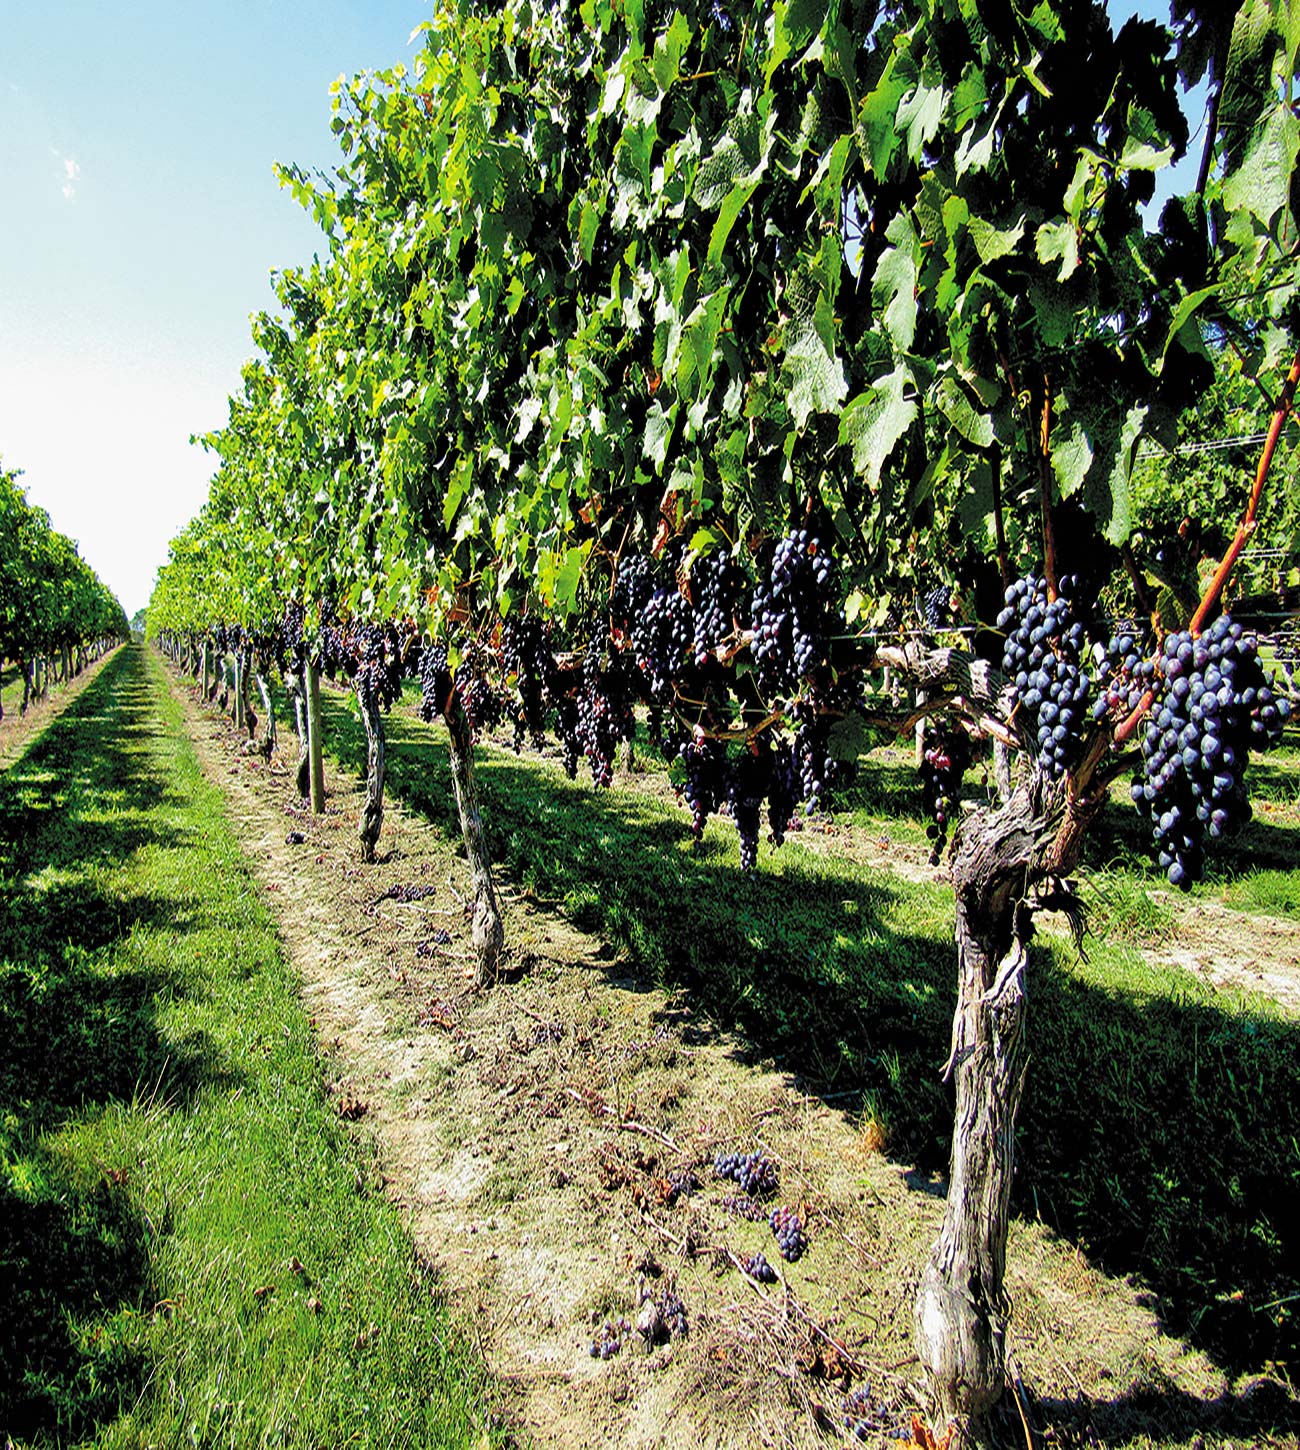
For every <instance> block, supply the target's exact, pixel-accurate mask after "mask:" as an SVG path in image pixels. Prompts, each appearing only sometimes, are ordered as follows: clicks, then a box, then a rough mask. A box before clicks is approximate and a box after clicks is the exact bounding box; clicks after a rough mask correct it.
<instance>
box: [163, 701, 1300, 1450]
mask: <svg viewBox="0 0 1300 1450" xmlns="http://www.w3.org/2000/svg"><path fill="white" fill-rule="evenodd" d="M173 690H174V692H175V693H176V696H177V698H178V699H179V700H180V701H181V703H182V705H183V708H184V711H185V718H186V723H187V727H188V730H189V733H190V735H191V737H192V739H193V741H194V744H195V747H196V749H197V750H198V753H199V756H200V759H201V761H202V763H203V766H204V769H205V771H206V772H207V773H208V775H209V777H210V778H211V779H213V780H214V781H216V782H217V783H218V784H219V785H220V787H221V788H222V790H223V791H224V792H225V795H226V799H227V802H228V806H229V811H230V815H231V818H232V819H233V821H234V822H235V824H236V827H237V829H238V830H239V832H240V833H241V836H242V839H243V842H244V845H245V849H246V851H247V853H248V856H249V858H250V859H251V861H252V862H253V865H254V868H255V871H256V874H257V878H258V880H259V882H260V884H261V886H262V889H263V890H264V892H265V899H266V901H267V903H268V905H269V907H270V909H271V910H272V912H273V914H274V916H275V918H276V920H277V922H278V923H279V929H280V933H281V936H282V939H283V941H284V945H285V948H286V950H287V952H288V953H289V955H290V957H291V959H292V961H293V963H294V965H295V967H296V969H297V971H298V972H299V974H300V976H301V980H302V991H303V996H304V999H305V1001H306V1003H307V1006H308V1010H309V1011H310V1013H311V1014H312V1016H313V1018H314V1021H315V1026H316V1030H317V1032H318V1034H319V1041H320V1044H321V1052H322V1062H323V1068H324V1072H325V1074H326V1079H327V1090H328V1091H329V1092H330V1093H331V1094H333V1096H334V1099H335V1102H336V1105H337V1108H338V1111H339V1113H340V1115H341V1116H342V1117H344V1118H345V1119H348V1120H349V1121H351V1122H353V1123H354V1124H355V1126H356V1130H357V1131H358V1132H360V1133H362V1134H366V1135H369V1136H370V1138H371V1139H372V1141H373V1143H374V1145H375V1148H376V1151H377V1154H378V1159H379V1162H380V1165H381V1167H382V1172H383V1177H384V1181H385V1184H386V1188H387V1191H388V1193H389V1194H390V1195H391V1196H392V1198H393V1199H394V1201H396V1202H397V1203H399V1204H400V1205H401V1206H402V1208H403V1209H404V1211H405V1212H406V1214H407V1216H408V1218H409V1223H410V1228H411V1232H412V1234H413V1237H414V1240H415V1243H416V1245H417V1248H418V1250H419V1252H420V1253H421V1254H423V1255H424V1256H425V1257H426V1258H427V1259H428V1260H429V1261H430V1262H431V1263H432V1264H434V1265H435V1266H436V1267H437V1268H438V1270H439V1271H440V1274H441V1279H442V1283H443V1285H444V1287H445V1291H446V1293H447V1295H448V1297H449V1298H450V1300H451V1301H452V1302H453V1303H454V1304H456V1305H457V1306H458V1307H459V1309H460V1311H461V1314H462V1316H463V1319H464V1321H465V1322H466V1324H468V1325H469V1326H470V1327H471V1329H472V1331H473V1332H474V1333H475V1334H476V1336H477V1338H478V1341H479V1343H480V1344H481V1347H482V1352H483V1354H484V1356H485V1358H486V1361H487V1363H488V1365H489V1367H490V1369H491V1371H492V1372H493V1374H494V1376H495V1380H496V1383H497V1385H498V1386H499V1394H500V1403H499V1406H498V1413H499V1415H500V1417H501V1419H502V1421H503V1422H504V1424H505V1425H506V1426H507V1427H509V1429H510V1430H511V1432H512V1433H513V1436H514V1438H515V1439H516V1440H517V1441H518V1442H519V1443H521V1444H525V1445H539V1446H601V1447H605V1446H609V1447H651V1446H654V1447H679V1446H680V1447H691V1450H699V1447H705V1446H736V1445H742V1444H744V1445H764V1446H814V1445H818V1446H826V1445H829V1444H834V1443H844V1441H843V1438H842V1437H843V1435H844V1430H843V1403H844V1396H845V1393H846V1391H847V1390H848V1389H849V1388H850V1387H859V1386H862V1385H867V1386H869V1389H870V1403H871V1410H872V1414H873V1416H874V1417H875V1420H874V1423H873V1425H872V1428H871V1429H870V1431H869V1432H867V1433H866V1434H865V1438H866V1439H867V1440H868V1442H869V1443H877V1444H881V1443H886V1437H887V1436H888V1435H889V1434H890V1433H891V1432H893V1431H896V1430H899V1429H902V1430H904V1431H906V1430H907V1428H908V1427H909V1426H910V1420H911V1416H912V1414H913V1413H914V1412H918V1411H919V1412H921V1413H924V1410H925V1408H926V1407H925V1404H924V1401H923V1398H922V1392H921V1387H920V1381H919V1376H918V1373H917V1369H916V1366H915V1363H914V1361H913V1359H912V1350H911V1342H910V1319H911V1304H912V1297H913V1294H914V1291H915V1286H916V1284H917V1281H918V1278H919V1272H920V1268H921V1266H922V1263H923V1261H924V1257H925V1254H926V1253H927V1251H928V1247H929V1245H930V1243H931V1241H932V1240H933V1237H934V1235H935V1233H936V1231H937V1227H938V1222H939V1216H940V1213H941V1210H942V1203H943V1198H942V1195H943V1185H942V1184H941V1183H939V1182H936V1181H932V1180H928V1179H925V1178H923V1177H921V1176H919V1175H917V1174H916V1173H914V1172H910V1171H908V1170H907V1169H906V1167H904V1166H902V1165H900V1164H898V1163H896V1162H893V1161H891V1160H890V1159H889V1158H888V1157H887V1156H886V1154H885V1153H884V1152H883V1151H881V1149H882V1147H883V1146H884V1145H883V1144H882V1143H881V1142H880V1141H879V1138H878V1136H877V1134H876V1132H875V1131H874V1127H873V1125H872V1124H870V1123H868V1124H866V1125H861V1124H855V1123H854V1122H852V1121H851V1120H850V1119H849V1118H848V1117H847V1116H846V1115H845V1114H843V1113H841V1112H839V1111H837V1110H836V1109H835V1107H834V1106H833V1105H832V1104H828V1103H826V1102H823V1101H821V1100H819V1099H816V1098H810V1097H808V1096H806V1095H805V1094H804V1093H802V1092H801V1091H799V1090H798V1088H797V1086H796V1085H795V1084H794V1083H793V1082H792V1080H791V1079H790V1078H788V1077H787V1076H785V1075H784V1074H782V1073H781V1072H779V1071H776V1070H774V1069H773V1068H772V1067H771V1066H770V1065H766V1064H764V1063H762V1062H756V1061H754V1060H752V1057H751V1056H750V1054H749V1053H748V1051H747V1049H746V1045H745V1044H744V1043H743V1042H740V1041H737V1040H734V1039H732V1038H729V1037H727V1036H726V1035H724V1034H722V1033H720V1032H718V1031H717V1030H715V1029H714V1027H713V1026H712V1024H710V1023H709V1022H708V1021H707V1020H703V1019H702V1018H701V1017H700V1016H699V1015H697V1013H696V1012H694V1011H693V1010H692V1008H691V1004H690V1002H689V1001H687V1000H684V999H682V998H678V997H674V996H671V995H668V994H665V993H664V992H662V991H660V990H656V989H654V988H652V987H650V986H648V985H647V984H646V983H644V982H642V981H638V980H637V979H636V978H635V977H634V976H633V975H632V974H631V973H630V971H629V969H628V968H627V966H626V964H625V963H623V962H621V961H620V960H619V958H618V957H617V955H615V954H614V953H612V952H611V951H610V950H609V949H608V948H607V947H606V946H604V945H603V944H602V943H601V942H599V941H597V940H595V939H593V938H591V937H587V936H584V935H582V934H580V933H578V932H576V931H575V930H574V929H573V928H572V927H570V926H568V925H567V924H565V923H564V922H563V921H562V920H560V919H559V918H557V917H556V916H554V915H551V914H549V913H547V912H546V911H544V910H542V909H540V908H539V907H538V905H537V904H536V903H534V902H532V901H530V900H528V899H527V898H525V897H523V896H521V895H520V894H519V893H518V892H512V891H511V890H510V888H509V884H508V883H506V885H505V889H504V890H503V892H502V896H503V904H504V909H505V912H506V931H507V940H508V942H509V943H510V955H509V960H508V963H507V970H506V973H505V977H504V979H503V980H502V981H501V982H500V983H499V984H498V986H497V987H496V988H495V989H493V990H491V991H488V992H483V993H474V992H472V991H471V990H470V989H469V983H470V950H469V925H468V921H467V919H466V910H465V908H466V901H467V898H468V895H469V890H470V886H469V880H468V874H467V871H466V868H465V865H464V863H463V861H462V860H461V859H460V857H459V855H458V853H457V851H456V849H455V843H451V842H449V841H448V840H447V839H446V838H445V837H444V836H443V835H442V834H441V833H440V832H439V831H437V830H436V829H435V828H434V827H432V826H431V825H429V824H428V823H427V822H425V821H423V820H422V819H419V818H416V817H414V816H413V815H411V814H410V813H408V812H406V811H405V810H403V809H402V807H401V806H400V805H399V804H397V803H395V802H393V801H391V800H390V801H389V802H388V804H387V813H386V818H385V824H384V830H383V834H382V836H381V838H380V847H379V854H380V860H379V862H378V863H377V864H375V865H373V866H362V865H361V864H360V859H359V851H358V845H357V838H356V833H355V820H356V817H357V814H358V811H359V806H360V786H359V783H358V782H356V781H354V780H351V779H347V778H340V776H339V775H338V774H337V773H336V772H334V771H332V770H330V769H329V766H328V764H327V791H328V809H327V812H326V814H325V815H323V816H319V817H313V816H312V815H311V814H310V813H309V812H308V811H307V810H306V809H305V808H304V806H303V803H302V802H301V801H300V800H299V799H298V797H297V796H296V794H295V793H294V790H293V765H294V761H293V760H292V759H291V758H288V757H287V756H286V757H283V758H282V757H281V756H279V755H277V756H275V757H273V758H272V761H271V763H270V764H269V765H268V764H266V763H265V762H264V761H263V760H262V759H260V758H259V757H258V756H257V755H256V754H255V753H252V752H251V751H250V750H249V748H248V745H247V742H245V741H242V740H241V739H240V738H239V737H238V736H237V735H236V733H235V731H234V730H233V727H232V726H231V725H230V723H229V721H228V720H226V719H225V717H223V716H220V715H218V714H216V713H215V711H214V710H213V709H212V708H211V707H208V706H200V705H199V704H198V702H197V701H196V699H195V695H194V692H193V690H192V689H191V688H190V687H189V685H188V682H185V683H179V682H175V681H173ZM285 745H286V747H287V748H288V749H289V750H293V749H294V742H293V741H292V740H287V741H286V742H285ZM881 854H886V853H884V852H882V853H881ZM724 1149H737V1150H740V1151H743V1152H749V1151H753V1150H761V1151H763V1152H764V1153H765V1154H767V1155H768V1156H769V1157H770V1158H771V1159H772V1160H773V1161H774V1162H775V1163H776V1164H777V1165H778V1168H779V1172H780V1190H779V1194H778V1195H777V1197H776V1198H774V1199H773V1200H771V1202H770V1203H766V1204H763V1205H761V1216H760V1219H759V1221H752V1220H751V1219H749V1218H747V1217H745V1216H743V1215H742V1214H739V1213H737V1212H736V1211H735V1209H736V1208H737V1207H738V1206H739V1207H743V1206H744V1195H743V1194H742V1193H741V1190H740V1189H739V1187H738V1186H737V1185H735V1184H733V1183H729V1182H723V1181H722V1180H719V1179H718V1178H717V1177H716V1176H715V1174H714V1170H713V1161H714V1156H715V1154H716V1153H717V1152H718V1151H719V1150H724ZM690 1175H693V1176H694V1182H692V1178H691V1176H690ZM729 1199H730V1200H733V1202H731V1203H729V1202H728V1200H729ZM735 1200H739V1201H740V1202H739V1203H737V1202H735ZM777 1203H779V1204H785V1205H789V1206H792V1207H795V1208H797V1209H798V1211H799V1212H800V1214H801V1216H802V1217H803V1219H804V1222H805V1224H806V1228H807V1236H808V1239H809V1248H808V1251H807V1253H806V1254H805V1255H804V1256H803V1257H802V1258H800V1259H799V1260H798V1261H797V1262H795V1263H790V1264H787V1263H784V1262H783V1261H782V1260H781V1259H780V1257H779V1256H778V1254H777V1252H776V1245H775V1240H774V1238H773V1236H772V1234H771V1232H770V1231H769V1229H768V1226H767V1223H766V1221H765V1216H766V1211H767V1209H768V1208H770V1207H771V1206H773V1205H774V1204H777ZM758 1251H761V1252H763V1253H764V1254H765V1255H766V1257H767V1259H768V1260H769V1261H770V1263H771V1264H772V1265H773V1266H774V1267H775V1268H776V1269H777V1271H778V1273H779V1275H780V1278H779V1280H778V1282H776V1283H775V1284H762V1283H759V1282H757V1281H756V1280H754V1279H752V1278H750V1277H748V1276H747V1275H746V1274H745V1273H744V1272H743V1271H742V1268H741V1264H742V1262H743V1261H744V1259H745V1258H746V1257H747V1256H748V1255H751V1254H753V1253H755V1252H758ZM1008 1287H1009V1290H1010V1293H1011V1296H1012V1299H1013V1302H1014V1306H1015V1307H1014V1319H1013V1322H1012V1329H1011V1337H1010V1342H1011V1346H1012V1361H1013V1364H1014V1367H1015V1370H1016V1372H1017V1374H1018V1377H1019V1383H1020V1386H1021V1392H1022V1393H1021V1394H1019V1395H1008V1396H1007V1397H1006V1404H1005V1406H1004V1409H1003V1410H1002V1412H1001V1419H1000V1420H999V1421H998V1422H997V1423H996V1424H995V1425H994V1427H993V1433H994V1435H995V1438H996V1439H997V1440H998V1442H999V1443H1002V1444H1007V1445H1013V1444H1014V1445H1022V1446H1023V1445H1024V1444H1026V1438H1027V1436H1028V1435H1029V1433H1030V1428H1031V1427H1032V1430H1033V1432H1034V1435H1033V1439H1032V1441H1031V1443H1033V1444H1043V1443H1052V1444H1058V1445H1089V1444H1100V1443H1104V1444H1107V1445H1112V1446H1114V1445H1121V1444H1130V1443H1131V1444H1150V1443H1171V1444H1172V1443H1177V1444H1180V1445H1181V1444H1192V1443H1200V1444H1226V1443H1231V1442H1230V1441H1228V1440H1224V1439H1223V1438H1222V1437H1221V1436H1220V1435H1219V1434H1218V1431H1217V1429H1216V1427H1217V1426H1219V1425H1220V1424H1221V1423H1222V1422H1223V1421H1224V1417H1225V1416H1228V1417H1231V1416H1234V1415H1236V1414H1237V1413H1238V1412H1239V1411H1240V1409H1241V1407H1242V1406H1243V1405H1247V1404H1249V1402H1250V1400H1251V1398H1252V1397H1253V1396H1257V1395H1261V1394H1269V1395H1272V1394H1274V1393H1275V1388H1274V1387H1273V1386H1272V1384H1271V1382H1264V1383H1261V1382H1258V1381H1257V1382H1254V1383H1252V1384H1249V1385H1237V1386H1232V1385H1229V1384H1228V1383H1227V1382H1226V1381H1225V1379H1224V1376H1223V1375H1222V1373H1221V1372H1220V1371H1219V1370H1218V1369H1217V1368H1216V1367H1215V1366H1214V1365H1213V1364H1212V1363H1211V1362H1210V1361H1209V1360H1208V1359H1206V1358H1205V1357H1204V1356H1203V1355H1201V1354H1200V1353H1199V1352H1197V1351H1194V1350H1192V1349H1190V1348H1189V1347H1188V1346H1187V1345H1185V1344H1184V1343H1182V1342H1181V1341H1179V1340H1177V1339H1174V1338H1171V1337H1169V1336H1167V1335H1166V1334H1164V1333H1163V1332H1162V1330H1161V1327H1160V1325H1159V1323H1158V1321H1157V1318H1156V1315H1155V1313H1154V1312H1153V1310H1152V1308H1151V1307H1149V1305H1148V1304H1146V1303H1144V1302H1143V1300H1142V1296H1141V1295H1139V1294H1138V1293H1137V1292H1136V1291H1135V1290H1134V1288H1133V1287H1132V1286H1130V1285H1129V1284H1127V1283H1124V1282H1119V1281H1116V1280H1112V1279H1108V1278H1106V1277H1105V1276H1103V1275H1102V1274H1100V1273H1099V1272H1097V1271H1096V1270H1095V1269H1094V1268H1093V1267H1092V1266H1090V1265H1089V1263H1088V1262H1087V1260H1086V1258H1085V1257H1084V1256H1083V1255H1082V1254H1081V1253H1080V1252H1079V1251H1078V1250H1077V1249H1076V1248H1075V1247H1074V1246H1073V1245H1071V1244H1069V1243H1066V1242H1063V1241H1061V1240H1058V1239H1057V1238H1055V1237H1054V1236H1053V1235H1052V1234H1051V1233H1050V1232H1048V1231H1047V1230H1045V1229H1044V1228H1043V1227H1042V1226H1040V1225H1036V1224H1031V1223H1025V1222H1019V1221H1018V1222H1016V1223H1015V1224H1014V1225H1013V1228H1012V1234H1011V1245H1010V1256H1009V1266H1008ZM671 1296H677V1297H679V1298H680V1300H681V1301H682V1304H683V1305H684V1310H685V1318H686V1326H687V1333H686V1334H685V1335H684V1336H681V1337H678V1336H675V1335H672V1334H671V1333H669V1332H668V1331H667V1329H666V1328H665V1326H664V1325H663V1322H662V1321H663V1317H664V1316H663V1313H662V1311H663V1310H664V1309H665V1308H668V1309H671V1307H672V1305H671V1302H670V1300H671ZM621 1321H626V1325H627V1328H626V1330H623V1329H622V1328H621V1327H620V1325H621ZM606 1323H608V1324H609V1325H610V1326H611V1328H612V1330H613V1331H614V1333H615V1334H616V1337H618V1338H619V1339H620V1340H621V1348H620V1351H619V1352H618V1353H617V1354H615V1355H613V1356H612V1357H610V1358H609V1359H600V1358H596V1357H593V1356H592V1354H591V1352H590V1348H591V1345H592V1342H593V1340H594V1339H595V1338H596V1337H597V1335H598V1333H599V1331H600V1329H601V1327H602V1326H603V1325H605V1324H606ZM638 1325H641V1326H642V1327H643V1328H644V1330H645V1332H644V1333H642V1332H639V1330H638ZM1022 1409H1023V1414H1024V1416H1025V1417H1026V1418H1025V1419H1022ZM1175 1421H1176V1422H1177V1425H1178V1426H1179V1427H1180V1428H1179V1429H1178V1430H1177V1432H1176V1437H1175V1435H1174V1434H1167V1433H1166V1432H1167V1431H1169V1430H1170V1428H1171V1426H1172V1425H1173V1423H1174V1422H1175ZM1147 1437H1150V1438H1147ZM1237 1443H1239V1444H1241V1443H1245V1442H1244V1441H1238V1442H1237ZM1269 1443H1274V1444H1286V1445H1291V1446H1295V1445H1297V1444H1298V1443H1300V1442H1298V1441H1297V1440H1296V1439H1295V1438H1287V1439H1285V1440H1276V1439H1274V1440H1270V1441H1269Z"/></svg>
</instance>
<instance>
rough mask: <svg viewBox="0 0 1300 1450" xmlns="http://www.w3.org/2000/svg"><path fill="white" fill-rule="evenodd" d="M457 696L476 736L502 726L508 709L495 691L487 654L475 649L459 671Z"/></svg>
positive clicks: (459, 666)
mask: <svg viewBox="0 0 1300 1450" xmlns="http://www.w3.org/2000/svg"><path fill="white" fill-rule="evenodd" d="M456 693H457V695H459V696H460V704H461V709H463V710H464V711H465V718H466V719H467V720H468V721H469V728H470V729H471V730H472V731H473V732H474V734H475V735H478V734H480V733H481V732H482V731H484V730H491V729H493V728H494V727H495V726H497V725H499V724H500V723H501V717H502V715H503V714H504V713H505V705H504V702H503V701H502V699H501V696H500V695H499V694H497V692H496V691H495V690H494V689H493V688H492V682H491V679H490V662H489V659H488V655H487V651H486V650H484V649H481V648H478V647H473V648H471V649H469V650H467V651H466V653H465V657H464V658H463V659H462V660H461V662H460V664H459V665H457V667H456Z"/></svg>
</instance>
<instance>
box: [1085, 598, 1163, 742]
mask: <svg viewBox="0 0 1300 1450" xmlns="http://www.w3.org/2000/svg"><path fill="white" fill-rule="evenodd" d="M1093 659H1094V661H1095V663H1096V666H1097V669H1098V671H1099V673H1100V674H1101V676H1102V677H1103V678H1104V680H1105V684H1104V685H1103V686H1102V687H1101V688H1100V689H1099V692H1098V695H1097V701H1096V703H1095V704H1094V705H1093V707H1092V718H1093V719H1094V720H1097V721H1101V720H1105V719H1106V718H1107V717H1108V716H1110V717H1116V718H1118V719H1124V718H1125V717H1126V716H1128V715H1131V714H1132V713H1133V711H1134V710H1136V709H1137V707H1138V705H1139V704H1140V702H1141V700H1142V697H1143V695H1144V694H1145V693H1146V692H1147V690H1149V689H1151V688H1152V687H1153V686H1154V684H1155V682H1156V663H1155V661H1154V660H1153V659H1151V658H1150V656H1149V655H1148V653H1147V652H1146V651H1145V650H1143V648H1142V642H1141V640H1140V638H1139V636H1138V631H1137V630H1136V629H1135V628H1134V627H1133V626H1132V625H1131V624H1130V623H1129V622H1127V621H1124V622H1121V623H1120V624H1118V625H1117V626H1116V627H1115V632H1114V633H1113V634H1112V635H1111V637H1110V639H1109V640H1108V641H1107V643H1106V644H1105V645H1097V646H1096V647H1095V649H1094V651H1093Z"/></svg>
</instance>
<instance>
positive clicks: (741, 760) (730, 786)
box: [726, 744, 772, 871]
mask: <svg viewBox="0 0 1300 1450" xmlns="http://www.w3.org/2000/svg"><path fill="white" fill-rule="evenodd" d="M771 778H772V759H771V747H770V746H769V747H767V748H766V749H760V748H759V747H758V746H757V744H755V745H754V746H752V747H747V748H746V749H745V750H743V751H742V752H741V754H740V755H739V756H737V758H736V759H735V760H733V761H731V762H730V763H729V768H728V770H727V780H726V791H727V802H728V804H729V805H730V806H731V818H732V820H734V821H735V823H736V834H737V835H738V836H739V837H740V869H741V870H742V871H752V870H753V869H754V867H755V866H757V865H758V834H759V830H760V828H761V825H762V819H763V801H764V800H765V799H766V797H767V792H768V788H769V786H770V784H771Z"/></svg>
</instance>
